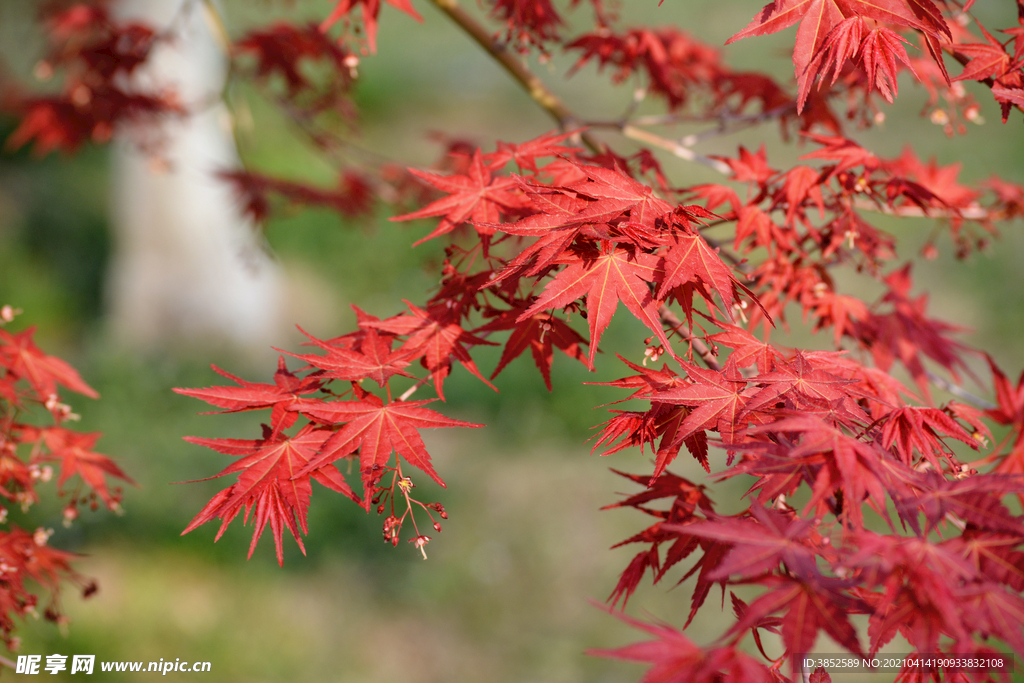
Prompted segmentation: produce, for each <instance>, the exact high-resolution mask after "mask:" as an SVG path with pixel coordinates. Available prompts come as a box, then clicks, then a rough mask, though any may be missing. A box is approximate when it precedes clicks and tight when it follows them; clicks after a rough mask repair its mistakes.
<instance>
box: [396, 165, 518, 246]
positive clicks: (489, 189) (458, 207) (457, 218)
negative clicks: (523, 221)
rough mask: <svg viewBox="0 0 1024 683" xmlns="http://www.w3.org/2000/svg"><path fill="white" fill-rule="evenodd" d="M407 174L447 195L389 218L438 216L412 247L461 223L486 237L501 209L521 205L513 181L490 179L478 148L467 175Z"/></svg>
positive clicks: (412, 171)
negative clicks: (414, 209)
mask: <svg viewBox="0 0 1024 683" xmlns="http://www.w3.org/2000/svg"><path fill="white" fill-rule="evenodd" d="M409 172H410V173H412V174H413V175H415V176H416V177H417V178H421V179H423V180H425V181H427V182H428V183H430V184H431V185H433V186H434V187H436V188H438V189H439V190H441V191H443V192H447V193H448V196H447V197H442V198H441V199H438V200H437V201H435V202H432V203H430V204H428V205H427V206H425V207H423V208H422V209H420V210H419V211H413V212H412V213H406V214H402V215H401V216H394V217H392V218H391V220H393V221H411V220H413V219H416V218H428V217H430V216H442V218H441V222H440V223H438V224H437V227H436V228H435V229H434V231H433V232H431V233H430V234H429V235H427V236H426V237H424V238H423V239H421V240H419V241H417V242H416V243H415V244H414V245H413V246H415V245H417V244H422V243H423V242H426V241H427V240H429V239H433V238H435V237H438V236H440V235H443V234H445V233H448V232H451V231H452V230H454V229H455V228H456V227H457V226H459V225H461V224H462V223H464V222H470V223H472V224H473V225H474V226H475V227H476V228H477V230H479V231H480V232H481V233H482V234H490V233H492V232H494V230H493V228H490V227H487V226H490V225H495V224H498V223H500V222H501V213H502V209H505V210H508V209H518V208H520V207H522V206H523V199H522V198H521V197H520V196H519V195H518V194H516V193H515V192H513V190H514V189H515V188H516V186H517V183H516V180H515V179H514V178H511V177H501V178H491V172H490V171H489V170H488V168H487V166H486V165H485V164H484V160H483V157H482V156H481V154H480V150H479V149H477V150H476V152H474V153H473V161H472V163H471V164H470V166H469V172H468V174H467V175H451V176H443V175H437V174H436V173H427V172H425V171H419V170H416V169H415V168H411V169H409Z"/></svg>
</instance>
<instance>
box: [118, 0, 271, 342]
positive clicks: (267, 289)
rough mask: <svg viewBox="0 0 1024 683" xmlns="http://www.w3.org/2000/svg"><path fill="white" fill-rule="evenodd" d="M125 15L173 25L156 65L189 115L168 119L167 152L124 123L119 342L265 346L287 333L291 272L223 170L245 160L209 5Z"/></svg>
mask: <svg viewBox="0 0 1024 683" xmlns="http://www.w3.org/2000/svg"><path fill="white" fill-rule="evenodd" d="M117 11H118V12H119V14H120V15H121V16H123V17H125V18H131V19H137V20H140V21H143V22H145V23H147V24H149V25H150V26H153V27H154V28H156V29H157V30H161V29H163V28H165V27H173V29H174V39H173V40H172V41H171V42H169V43H166V44H162V45H160V46H159V47H158V48H157V51H156V52H155V53H154V54H153V56H152V58H151V62H152V63H151V64H150V65H148V66H147V69H146V71H145V73H143V74H140V77H141V78H144V79H146V81H147V82H152V83H153V84H154V85H158V86H170V87H173V88H174V89H175V90H176V91H177V92H178V93H179V95H180V97H181V100H182V103H183V104H184V105H185V107H186V108H187V109H188V110H189V112H190V115H189V116H188V117H185V118H183V119H180V120H169V121H168V122H167V123H166V124H164V125H163V126H162V129H161V131H160V133H159V135H160V136H161V137H162V143H161V145H160V146H159V147H158V148H157V153H156V154H153V153H150V152H145V151H142V150H140V149H139V148H137V147H136V146H135V145H134V144H133V143H132V140H131V139H130V138H131V137H132V135H133V134H137V133H139V131H131V130H127V131H122V132H121V136H120V137H121V139H120V140H119V141H118V143H117V145H116V151H115V163H114V177H113V187H114V197H113V203H114V206H113V214H112V219H113V230H114V240H113V242H114V254H113V258H112V262H111V269H110V274H109V281H108V293H109V304H110V313H111V322H112V326H113V330H114V333H115V335H116V336H117V337H118V339H119V340H121V341H123V342H125V343H127V344H129V345H131V346H133V347H136V348H140V349H144V350H151V351H152V350H158V349H161V348H166V347H168V346H169V345H171V344H174V343H181V342H185V343H188V344H194V343H206V342H214V343H220V344H227V345H230V346H234V347H238V346H241V347H246V348H248V349H252V350H260V349H262V350H266V349H267V346H268V345H269V344H270V343H271V342H272V341H273V340H274V339H277V338H280V331H281V329H282V317H283V316H282V306H283V295H282V292H283V277H282V274H281V272H280V270H279V268H278V267H277V264H275V263H274V262H273V260H272V259H271V258H270V257H269V256H268V255H267V254H266V253H265V251H264V250H263V249H262V248H261V246H260V243H259V235H258V233H257V232H256V231H255V230H254V228H253V226H252V225H251V223H250V222H249V221H248V220H246V219H245V218H244V217H243V216H242V215H241V212H240V211H239V208H238V204H237V202H236V200H235V198H234V197H233V196H232V193H231V191H230V189H229V188H228V186H227V185H226V184H225V183H223V182H221V181H220V180H218V179H217V177H216V173H217V172H218V171H219V170H223V169H230V168H235V167H237V166H238V155H237V149H236V147H235V142H234V138H233V136H232V134H231V129H230V119H229V115H228V112H227V109H226V108H225V107H224V105H223V103H222V102H221V91H222V88H223V84H224V79H225V76H226V57H225V54H224V52H223V49H224V48H223V47H222V46H221V45H220V44H219V43H218V41H217V38H216V37H215V34H214V24H213V23H212V22H211V21H210V18H209V17H208V16H207V14H206V9H205V8H204V6H203V3H202V2H194V1H192V0H128V1H127V2H122V3H119V4H118V5H117Z"/></svg>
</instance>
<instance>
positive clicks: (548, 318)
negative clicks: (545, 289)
mask: <svg viewBox="0 0 1024 683" xmlns="http://www.w3.org/2000/svg"><path fill="white" fill-rule="evenodd" d="M525 309H526V306H525V305H522V304H521V305H519V306H517V307H516V308H513V309H510V310H507V311H502V312H501V313H500V314H499V315H498V316H497V317H496V318H495V319H494V320H492V321H491V322H489V323H487V324H486V325H484V326H483V327H481V328H480V329H479V330H476V331H477V332H481V333H483V332H491V331H496V330H512V334H510V335H509V337H508V341H507V342H505V348H504V350H502V352H501V359H500V360H499V361H498V366H497V367H496V368H494V372H493V373H491V379H494V378H495V377H497V376H498V374H499V373H500V372H501V371H502V370H503V369H504V368H505V366H506V365H508V364H509V363H511V362H512V361H513V360H515V359H516V358H518V357H519V356H520V354H522V353H523V352H524V351H526V349H530V352H531V354H532V355H533V362H534V364H536V366H537V369H538V370H540V374H541V376H542V377H543V378H544V386H546V387H547V388H548V391H551V361H552V358H553V356H554V348H555V347H558V348H559V349H561V350H562V352H563V353H565V355H567V356H569V357H570V358H575V359H576V360H578V361H580V362H581V363H583V364H584V365H586V364H587V360H586V358H587V357H586V354H585V353H584V352H583V348H582V347H583V346H585V345H586V343H587V340H586V339H584V338H583V337H582V336H580V334H579V333H578V332H577V331H576V330H574V329H572V328H571V327H569V325H568V323H566V322H565V321H564V320H561V319H560V318H556V317H555V316H553V315H545V314H538V315H533V316H531V317H530V318H528V319H527V320H525V321H524V322H519V317H520V316H521V315H522V314H523V312H524V311H525Z"/></svg>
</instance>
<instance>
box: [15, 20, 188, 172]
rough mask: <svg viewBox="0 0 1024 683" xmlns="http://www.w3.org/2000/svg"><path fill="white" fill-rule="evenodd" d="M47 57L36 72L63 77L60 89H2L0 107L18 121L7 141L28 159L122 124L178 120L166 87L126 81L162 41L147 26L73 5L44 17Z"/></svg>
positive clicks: (100, 139)
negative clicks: (29, 150)
mask: <svg viewBox="0 0 1024 683" xmlns="http://www.w3.org/2000/svg"><path fill="white" fill-rule="evenodd" d="M44 21H45V24H46V29H47V33H48V37H49V39H50V52H49V54H48V55H47V56H46V57H45V58H44V59H42V60H40V61H39V62H38V63H37V64H36V67H35V70H34V73H35V75H36V77H37V78H39V79H41V80H44V81H46V80H49V79H51V78H52V77H53V75H54V74H55V73H56V72H58V71H59V72H61V73H62V77H63V79H62V83H61V88H60V91H59V92H57V93H55V94H50V95H31V94H29V93H27V92H23V91H21V90H20V89H12V85H11V84H9V83H2V84H0V85H2V86H5V90H7V92H5V93H4V95H5V97H4V98H3V101H4V107H5V108H6V109H10V110H12V111H13V112H14V113H16V114H18V115H19V117H20V118H21V123H20V125H19V126H18V128H17V129H16V130H15V131H14V132H13V133H12V134H11V136H10V137H9V138H8V139H7V146H8V147H9V148H12V149H17V148H19V147H22V146H23V145H26V144H28V143H30V142H31V143H33V153H34V154H36V155H38V156H45V155H46V154H48V153H49V152H51V151H54V150H60V151H63V152H74V151H76V150H78V149H79V148H80V147H81V146H82V145H83V144H84V143H85V142H87V141H92V142H97V143H104V142H107V141H109V140H110V139H111V138H112V137H113V135H114V132H115V130H116V129H117V127H118V125H119V124H121V123H122V122H126V123H133V124H143V123H152V122H154V121H155V120H157V119H159V118H161V117H167V116H180V115H182V114H184V108H183V107H182V105H181V103H180V102H179V100H178V98H177V94H176V93H175V92H173V91H171V90H168V89H158V88H144V87H140V86H137V85H133V84H132V81H131V79H130V76H131V75H132V74H133V73H135V72H136V71H137V70H138V69H139V67H140V66H142V65H143V64H145V62H146V60H147V58H148V57H149V54H150V52H151V51H152V49H153V47H154V45H156V44H157V43H158V42H159V41H160V40H161V37H160V36H159V35H158V34H157V33H156V32H155V31H154V30H153V29H152V28H150V27H149V26H146V25H144V24H141V23H137V22H121V21H117V20H115V19H114V18H113V17H111V15H110V13H109V12H108V10H107V9H106V8H104V7H103V6H102V5H97V4H86V3H76V4H73V5H71V6H70V7H66V8H63V9H59V10H57V11H54V12H52V13H51V14H50V15H49V16H47V17H46V18H45V20H44Z"/></svg>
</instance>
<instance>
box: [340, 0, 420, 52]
mask: <svg viewBox="0 0 1024 683" xmlns="http://www.w3.org/2000/svg"><path fill="white" fill-rule="evenodd" d="M384 1H385V2H387V3H388V4H389V5H391V6H392V7H396V8H398V9H400V10H402V11H403V12H405V13H406V14H408V15H409V16H410V17H412V18H413V19H415V20H416V21H419V22H421V23H422V22H423V17H421V16H420V15H419V14H418V13H417V12H416V10H415V9H413V7H412V4H411V3H410V2H409V0H384ZM356 5H362V6H363V30H365V31H366V43H367V45H368V46H369V48H370V52H376V51H377V15H379V14H380V0H337V3H336V4H335V5H334V9H333V10H332V11H331V13H330V15H329V16H328V17H327V18H326V19H324V20H323V23H321V24H320V30H321V31H325V32H326V31H327V30H328V29H329V28H330V27H331V26H334V25H335V24H336V23H338V22H339V21H341V20H342V17H345V15H347V14H348V13H349V12H351V11H352V10H353V9H355V7H356ZM346 21H347V20H346Z"/></svg>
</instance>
